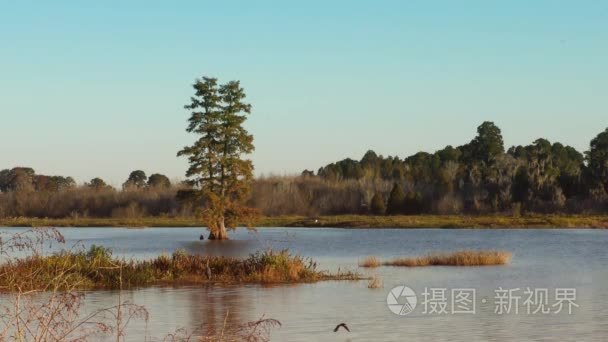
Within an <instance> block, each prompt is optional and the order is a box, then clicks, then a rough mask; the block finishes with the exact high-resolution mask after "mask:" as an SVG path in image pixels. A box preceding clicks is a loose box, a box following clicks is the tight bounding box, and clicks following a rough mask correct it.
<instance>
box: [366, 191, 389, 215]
mask: <svg viewBox="0 0 608 342" xmlns="http://www.w3.org/2000/svg"><path fill="white" fill-rule="evenodd" d="M369 206H370V209H371V212H372V214H374V215H384V213H385V211H386V206H385V205H384V198H383V197H382V194H380V193H378V192H376V193H375V194H374V197H372V201H371V203H370V205H369Z"/></svg>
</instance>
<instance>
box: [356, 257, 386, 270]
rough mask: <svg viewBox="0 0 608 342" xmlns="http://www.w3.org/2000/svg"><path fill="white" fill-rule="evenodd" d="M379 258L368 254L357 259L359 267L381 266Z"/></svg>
mask: <svg viewBox="0 0 608 342" xmlns="http://www.w3.org/2000/svg"><path fill="white" fill-rule="evenodd" d="M381 265H382V264H381V263H380V259H378V258H377V257H375V256H368V257H366V258H365V259H363V260H361V261H359V267H371V268H374V267H378V266H381Z"/></svg>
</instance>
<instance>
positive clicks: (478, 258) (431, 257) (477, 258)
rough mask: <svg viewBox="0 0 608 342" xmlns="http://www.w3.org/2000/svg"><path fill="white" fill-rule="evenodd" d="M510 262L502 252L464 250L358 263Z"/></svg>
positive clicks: (473, 263)
mask: <svg viewBox="0 0 608 342" xmlns="http://www.w3.org/2000/svg"><path fill="white" fill-rule="evenodd" d="M510 260H511V253H509V252H503V251H473V250H464V251H457V252H453V253H434V254H428V255H425V256H420V257H413V258H397V259H392V260H389V261H384V262H382V261H380V259H378V258H376V257H374V256H370V257H367V258H365V259H363V260H362V261H360V262H359V266H360V267H372V268H373V267H379V266H402V267H424V266H489V265H505V264H508V263H509V261H510Z"/></svg>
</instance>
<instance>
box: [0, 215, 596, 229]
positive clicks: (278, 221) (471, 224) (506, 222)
mask: <svg viewBox="0 0 608 342" xmlns="http://www.w3.org/2000/svg"><path fill="white" fill-rule="evenodd" d="M0 226H5V227H49V226H53V227H200V226H201V222H200V220H197V219H196V218H193V217H142V218H65V219H47V218H28V217H19V218H4V219H0ZM255 226H256V227H339V228H608V216H591V215H589V216H587V215H525V216H505V215H503V216H501V215H484V216H462V215H414V216H368V215H338V216H320V217H315V218H310V217H304V216H276V217H261V218H260V219H258V220H257V222H256V223H255Z"/></svg>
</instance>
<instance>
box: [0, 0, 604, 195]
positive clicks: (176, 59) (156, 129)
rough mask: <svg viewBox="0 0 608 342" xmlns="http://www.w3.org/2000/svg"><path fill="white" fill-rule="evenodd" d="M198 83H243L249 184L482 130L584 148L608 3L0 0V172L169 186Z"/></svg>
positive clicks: (600, 98)
mask: <svg viewBox="0 0 608 342" xmlns="http://www.w3.org/2000/svg"><path fill="white" fill-rule="evenodd" d="M201 76H213V77H217V78H218V79H219V81H220V82H227V81H230V80H240V81H241V85H242V86H243V87H244V88H245V91H246V93H247V100H248V101H249V103H251V104H252V106H253V112H252V114H251V116H250V117H249V119H248V121H247V123H246V126H247V129H248V130H249V131H250V133H252V134H253V135H254V139H255V140H254V143H255V146H256V151H255V152H254V153H253V154H252V155H251V158H252V159H253V161H254V165H255V168H256V175H258V176H261V175H269V174H275V175H284V174H294V173H299V172H300V171H302V170H303V169H306V168H307V169H313V170H316V169H318V168H319V167H320V166H323V165H325V164H327V163H330V162H334V161H337V160H340V159H343V158H346V157H351V158H354V159H360V158H361V156H362V155H363V154H364V153H365V151H367V150H368V149H373V150H375V151H376V152H377V153H378V154H383V155H397V156H400V157H405V156H408V155H411V154H413V153H416V152H418V151H421V150H423V151H429V152H433V151H435V150H437V149H441V148H443V147H444V146H446V145H448V144H450V145H454V146H456V145H460V144H464V143H467V142H469V141H470V140H471V139H472V138H473V137H474V136H475V130H476V127H477V126H478V125H479V124H481V123H482V122H483V121H493V122H495V123H496V124H497V125H498V126H499V127H500V128H501V129H502V133H503V136H504V141H505V145H507V147H509V146H510V145H520V144H529V143H531V142H532V141H534V140H535V139H536V138H539V137H544V138H547V139H549V140H550V141H559V142H562V143H563V144H568V145H571V146H574V147H575V148H577V149H578V150H579V151H584V150H586V149H588V145H589V141H590V140H591V139H592V138H593V137H594V136H595V135H597V134H598V133H599V132H601V131H603V130H604V129H605V128H606V127H607V126H608V115H607V114H608V113H607V112H608V111H607V109H608V108H607V101H608V97H607V96H608V95H607V94H608V2H607V1H581V0H579V1H558V0H552V1H550V0H545V1H542V0H536V1H520V0H511V1H487V0H479V1H466V0H463V1H448V0H445V1H433V0H425V1H353V0H351V1H315V0H309V1H298V2H295V1H274V2H273V1H95V2H93V1H11V0H0V146H1V148H0V169H3V168H10V167H13V166H30V167H33V168H34V169H35V170H36V171H37V173H40V174H50V175H66V176H68V175H69V176H72V177H74V178H75V179H76V180H77V181H78V182H84V181H88V180H90V179H91V178H93V177H102V178H103V179H105V180H106V181H108V182H109V183H110V184H113V185H115V186H116V185H120V184H121V183H122V182H123V181H124V180H125V179H126V178H127V176H128V174H129V172H130V171H132V170H136V169H141V170H144V171H145V172H146V173H147V174H151V173H156V172H158V173H163V174H166V175H167V176H169V177H170V178H172V179H183V178H184V173H185V170H186V168H187V161H186V159H184V158H178V157H176V152H177V151H178V150H179V149H181V148H182V147H183V146H185V145H187V144H190V143H192V142H193V141H194V139H195V136H193V135H190V134H188V133H186V132H185V128H186V120H187V118H188V116H189V113H188V112H187V111H186V110H184V109H183V105H185V104H186V103H188V101H189V98H190V96H191V95H192V94H193V90H192V88H191V84H192V83H193V82H194V80H195V79H196V78H197V77H201Z"/></svg>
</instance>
